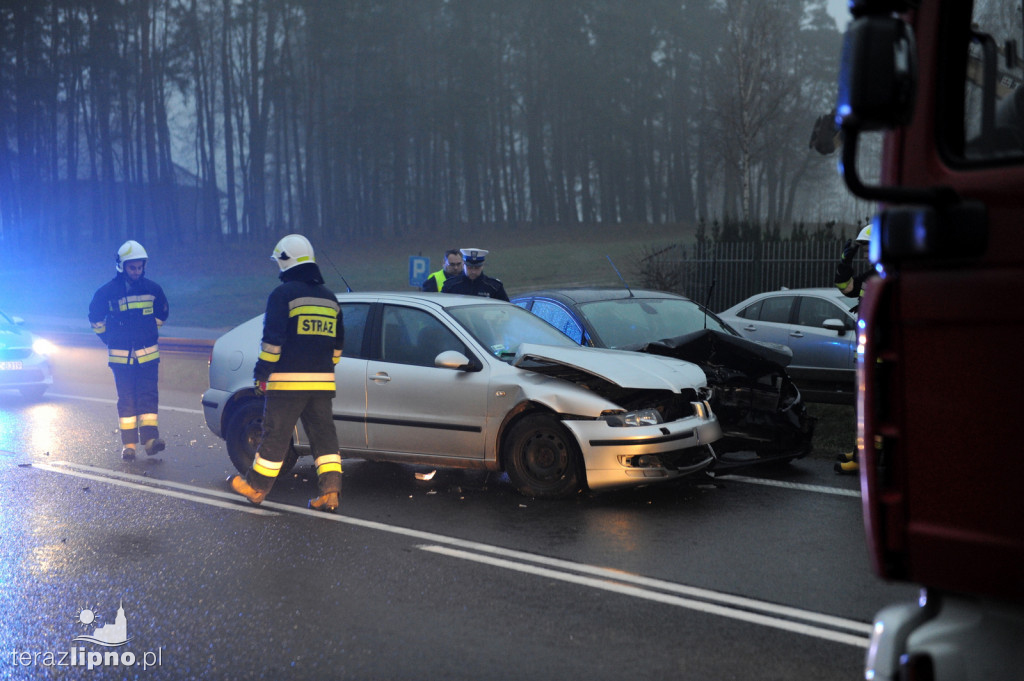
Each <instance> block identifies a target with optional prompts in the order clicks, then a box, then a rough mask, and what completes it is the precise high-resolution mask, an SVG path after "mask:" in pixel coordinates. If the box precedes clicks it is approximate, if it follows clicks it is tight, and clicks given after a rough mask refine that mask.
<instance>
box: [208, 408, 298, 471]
mask: <svg viewBox="0 0 1024 681" xmlns="http://www.w3.org/2000/svg"><path fill="white" fill-rule="evenodd" d="M262 439H263V400H257V399H250V400H246V401H245V402H243V403H242V404H240V405H238V407H236V408H235V410H234V411H233V412H232V414H231V417H230V418H229V419H228V426H227V429H226V431H225V433H224V440H225V442H226V443H227V446H228V456H229V457H230V458H231V463H232V464H234V466H235V469H236V470H237V471H238V472H239V473H246V472H248V470H249V469H250V468H252V462H253V459H255V458H256V450H257V448H259V446H260V441H261V440H262ZM298 458H299V453H298V452H297V451H296V450H295V447H294V446H292V445H289V447H288V452H287V453H286V454H285V455H284V462H283V463H282V464H281V472H280V473H279V474H278V477H280V476H282V475H286V474H287V473H288V472H289V471H290V470H291V469H292V468H293V467H294V466H295V462H296V461H297V460H298Z"/></svg>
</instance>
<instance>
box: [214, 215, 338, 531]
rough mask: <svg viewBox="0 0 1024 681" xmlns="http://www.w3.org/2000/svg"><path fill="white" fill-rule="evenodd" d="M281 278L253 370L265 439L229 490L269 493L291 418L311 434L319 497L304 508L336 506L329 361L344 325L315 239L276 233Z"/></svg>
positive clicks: (258, 497)
mask: <svg viewBox="0 0 1024 681" xmlns="http://www.w3.org/2000/svg"><path fill="white" fill-rule="evenodd" d="M270 257H271V259H272V260H274V261H275V262H277V264H278V267H279V268H280V269H281V272H280V274H279V278H280V279H281V282H282V283H281V285H280V286H278V287H277V288H275V289H274V290H273V291H272V292H271V294H270V297H269V298H268V299H267V312H266V316H265V317H264V319H263V341H262V345H261V346H260V354H259V359H258V360H257V362H256V367H255V369H254V370H253V378H254V379H255V383H256V391H257V393H260V392H262V393H264V394H265V402H264V407H263V439H262V441H261V442H260V445H259V451H257V452H256V456H255V458H254V459H253V463H252V467H251V468H250V469H249V471H248V472H247V473H246V475H245V476H244V477H243V476H240V475H233V476H231V477H230V478H228V483H229V484H230V486H231V489H232V490H234V491H235V492H237V493H238V494H241V495H242V496H244V497H245V498H246V499H248V500H249V501H251V502H252V503H254V504H259V503H260V502H262V501H263V499H264V498H265V497H266V496H267V493H269V492H270V488H271V487H273V485H274V481H275V480H276V479H277V475H278V473H280V471H281V463H282V462H283V461H284V457H285V454H286V453H287V451H288V447H289V446H290V445H291V436H292V430H293V429H294V428H295V423H296V422H297V421H299V420H300V419H301V420H302V426H303V428H305V430H306V434H307V435H308V436H309V443H310V445H311V446H312V449H313V456H314V457H315V463H316V473H317V483H318V485H319V489H320V496H318V497H315V498H313V499H310V500H309V508H312V509H316V510H318V511H326V512H329V513H333V512H334V510H335V509H336V508H338V495H339V494H340V493H341V454H340V453H339V451H338V433H337V431H336V430H335V429H334V419H333V414H332V411H331V400H332V399H333V398H334V391H335V386H334V366H335V365H336V364H337V363H338V361H339V360H340V359H341V349H342V343H343V341H344V336H345V333H344V328H343V326H342V316H341V308H340V307H339V306H338V300H337V298H336V297H335V296H334V293H332V292H331V290H330V289H328V288H327V287H326V286H324V279H323V276H322V275H321V274H320V268H319V267H317V265H316V260H315V258H314V254H313V246H312V244H310V243H309V240H308V239H307V238H306V237H304V236H302V235H301V234H289V235H288V236H286V237H284V238H283V239H281V240H280V241H279V242H278V243H277V246H275V247H274V252H273V254H272V255H271V256H270Z"/></svg>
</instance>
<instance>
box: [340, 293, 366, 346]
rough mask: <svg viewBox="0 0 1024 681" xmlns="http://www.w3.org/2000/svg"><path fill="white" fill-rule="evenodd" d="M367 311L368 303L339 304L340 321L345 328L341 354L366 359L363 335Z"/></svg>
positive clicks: (364, 333)
mask: <svg viewBox="0 0 1024 681" xmlns="http://www.w3.org/2000/svg"><path fill="white" fill-rule="evenodd" d="M369 312H370V304H369V303H345V304H343V305H342V306H341V323H342V327H343V328H344V329H345V345H344V348H343V349H342V356H344V357H351V358H354V359H366V357H365V355H364V353H363V336H365V335H366V316H367V315H368V314H369Z"/></svg>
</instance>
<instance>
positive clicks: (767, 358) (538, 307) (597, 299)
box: [512, 288, 815, 468]
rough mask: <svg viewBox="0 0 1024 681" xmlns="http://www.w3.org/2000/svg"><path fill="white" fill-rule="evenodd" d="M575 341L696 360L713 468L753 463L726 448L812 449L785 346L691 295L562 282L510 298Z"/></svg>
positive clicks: (779, 455)
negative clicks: (710, 417) (753, 336)
mask: <svg viewBox="0 0 1024 681" xmlns="http://www.w3.org/2000/svg"><path fill="white" fill-rule="evenodd" d="M512 302H513V303H515V304H517V305H519V306H521V307H523V308H525V309H527V310H530V311H531V312H532V313H533V314H535V315H537V316H538V317H540V318H541V319H543V320H545V321H546V322H548V323H549V324H551V325H552V326H554V327H555V328H557V329H559V330H560V331H562V332H563V333H565V334H566V335H568V336H569V337H570V338H571V339H572V340H573V341H574V342H576V343H578V344H580V345H585V346H590V347H600V348H617V349H622V350H635V351H641V352H646V353H649V354H656V355H666V356H671V357H676V358H678V359H683V360H685V361H688V362H693V363H695V364H697V365H698V366H700V367H701V368H702V369H703V370H704V373H705V375H706V376H707V379H708V384H709V385H710V386H711V388H712V397H711V400H710V402H711V407H712V409H714V410H715V413H716V414H717V415H718V421H719V423H720V424H721V427H722V431H723V438H722V440H721V441H719V442H718V443H716V444H715V450H716V452H718V453H719V455H720V457H719V461H718V462H716V464H715V466H716V467H718V468H723V467H726V466H729V465H736V464H748V463H751V461H750V459H749V457H747V458H743V457H738V456H735V457H727V456H724V455H726V454H728V453H730V452H740V451H753V452H755V453H756V454H757V456H758V457H759V459H761V460H762V461H767V460H779V459H782V460H790V459H795V458H800V457H802V456H805V455H806V454H807V453H809V452H810V451H811V446H812V444H811V440H812V438H813V435H814V423H815V420H814V418H812V417H810V416H808V415H807V410H806V407H805V406H804V403H803V399H802V398H801V396H800V391H799V390H798V389H797V388H796V386H794V385H793V382H792V381H791V380H790V378H789V376H788V374H787V373H786V364H787V363H788V362H789V359H790V355H789V350H788V349H787V348H785V347H784V346H780V345H765V344H759V343H755V342H752V341H748V340H745V339H744V338H742V337H741V336H740V335H739V334H738V333H737V332H736V331H735V330H733V329H732V328H731V327H730V326H729V325H728V324H726V323H725V322H723V321H722V320H721V319H719V318H718V317H716V316H715V315H714V313H712V312H710V311H708V310H707V309H705V308H704V307H703V306H702V305H699V304H697V303H695V302H694V301H692V300H690V299H689V298H685V297H683V296H679V295H676V294H674V293H666V292H663V291H650V290H637V289H633V290H630V289H623V288H565V289H548V290H543V291H535V292H532V293H525V294H522V295H519V296H516V297H515V298H514V299H513V300H512Z"/></svg>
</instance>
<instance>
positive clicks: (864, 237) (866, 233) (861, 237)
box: [855, 221, 871, 246]
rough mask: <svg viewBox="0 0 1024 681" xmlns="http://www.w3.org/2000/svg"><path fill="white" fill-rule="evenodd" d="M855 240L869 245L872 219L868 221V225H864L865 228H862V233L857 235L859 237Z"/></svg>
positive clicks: (863, 244)
mask: <svg viewBox="0 0 1024 681" xmlns="http://www.w3.org/2000/svg"><path fill="white" fill-rule="evenodd" d="M855 241H856V242H857V243H859V244H860V245H862V246H867V245H868V243H869V242H870V241H871V222H870V221H868V223H867V224H866V225H864V229H862V230H860V234H858V235H857V238H856V239H855Z"/></svg>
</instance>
